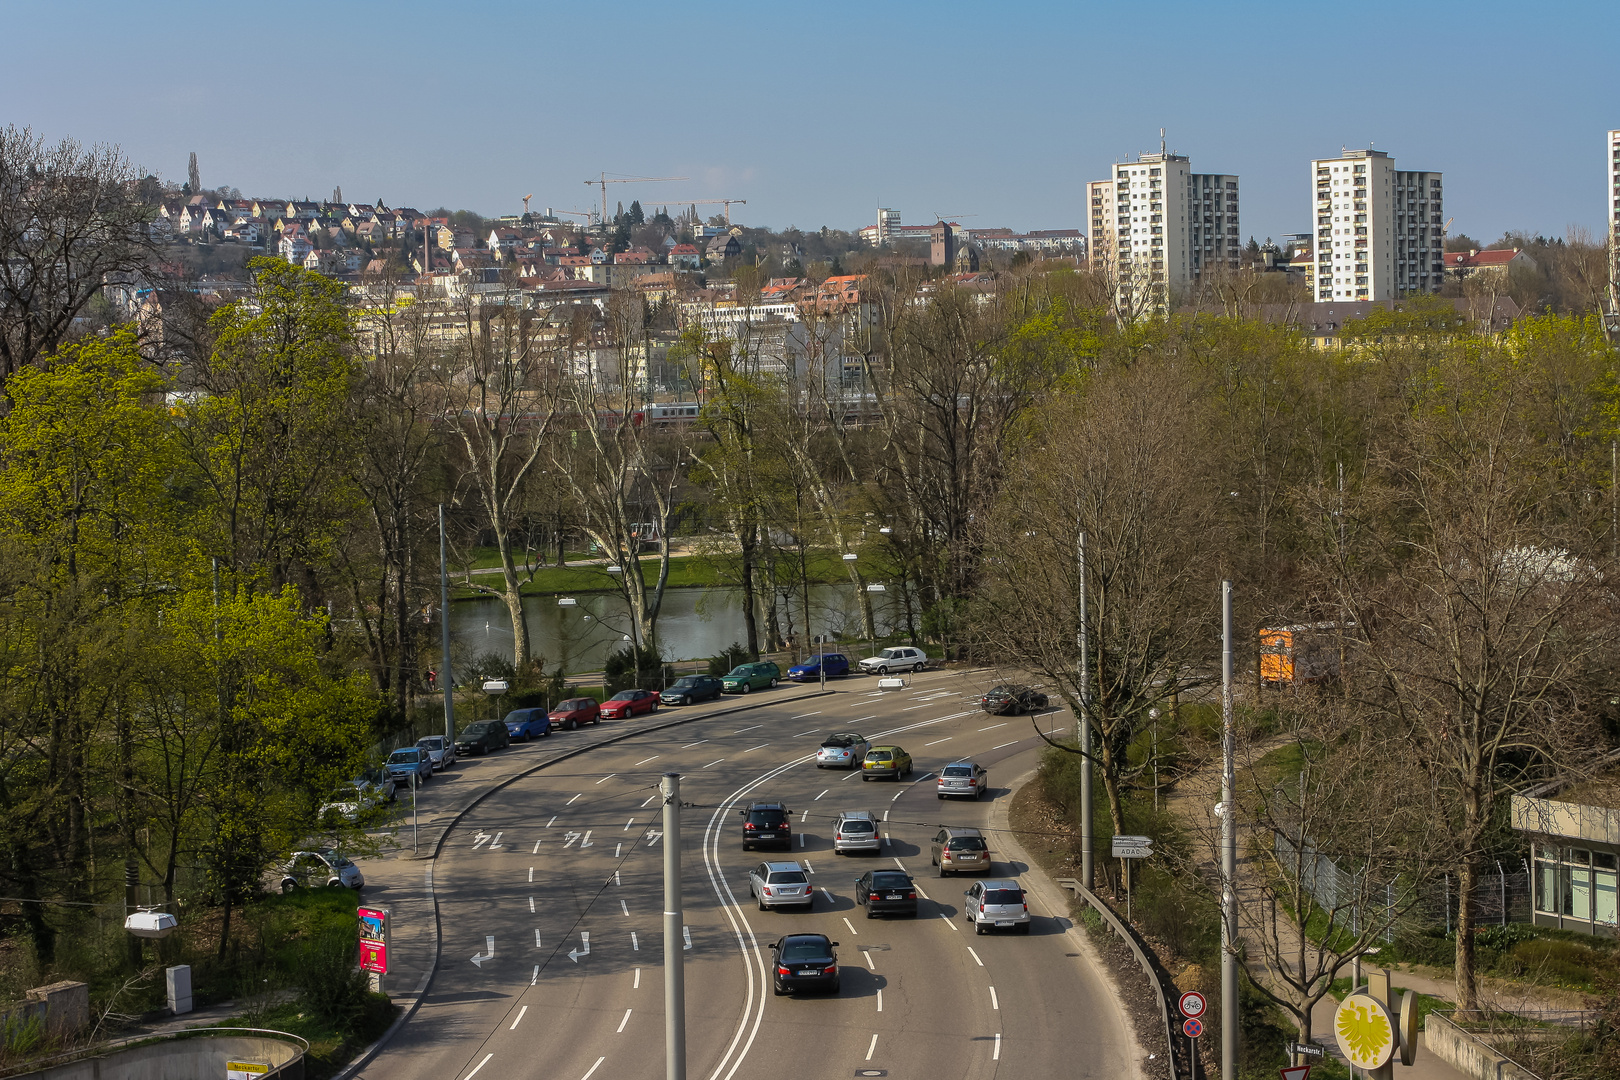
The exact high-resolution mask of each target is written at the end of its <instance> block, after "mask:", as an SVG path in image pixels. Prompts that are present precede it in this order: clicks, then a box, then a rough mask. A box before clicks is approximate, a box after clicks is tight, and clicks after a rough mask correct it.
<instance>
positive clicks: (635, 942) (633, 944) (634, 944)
mask: <svg viewBox="0 0 1620 1080" xmlns="http://www.w3.org/2000/svg"><path fill="white" fill-rule="evenodd" d="M630 951H631V952H640V951H641V939H640V938H638V937H636V932H635V931H634V930H632V931H630ZM636 970H637V971H640V970H641V969H640V968H637V969H636Z"/></svg>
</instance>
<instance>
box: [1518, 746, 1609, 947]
mask: <svg viewBox="0 0 1620 1080" xmlns="http://www.w3.org/2000/svg"><path fill="white" fill-rule="evenodd" d="M1599 765H1600V769H1599V771H1598V772H1597V775H1595V776H1594V777H1592V778H1591V779H1589V780H1585V781H1579V782H1576V781H1571V780H1568V779H1564V780H1555V781H1553V782H1551V783H1547V784H1542V785H1540V786H1538V787H1533V788H1531V789H1530V790H1528V791H1526V792H1524V793H1523V794H1522V795H1514V796H1513V798H1512V801H1511V814H1512V822H1513V828H1514V830H1515V831H1517V832H1519V833H1521V834H1523V835H1524V836H1525V837H1526V838H1527V839H1528V840H1529V841H1530V847H1531V857H1532V859H1533V862H1534V866H1535V870H1534V871H1533V872H1532V873H1531V875H1530V891H1531V904H1530V908H1531V921H1532V922H1534V923H1535V925H1537V926H1555V927H1557V928H1559V929H1561V930H1577V931H1579V932H1581V933H1583V934H1598V935H1602V936H1605V937H1614V936H1615V935H1616V934H1617V933H1620V925H1617V924H1620V909H1617V905H1616V898H1617V892H1616V886H1617V885H1620V880H1617V878H1620V754H1610V755H1609V756H1608V757H1607V758H1606V759H1604V760H1602V761H1600V762H1599ZM1601 766H1607V768H1601Z"/></svg>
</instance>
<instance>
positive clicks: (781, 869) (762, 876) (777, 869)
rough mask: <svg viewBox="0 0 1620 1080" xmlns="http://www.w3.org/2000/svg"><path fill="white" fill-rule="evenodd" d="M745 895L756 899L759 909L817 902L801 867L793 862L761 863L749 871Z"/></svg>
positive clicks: (809, 904)
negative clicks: (746, 893)
mask: <svg viewBox="0 0 1620 1080" xmlns="http://www.w3.org/2000/svg"><path fill="white" fill-rule="evenodd" d="M748 895H749V896H752V897H753V898H754V899H755V900H758V901H759V910H761V911H764V910H765V909H766V908H774V907H802V908H804V909H805V910H806V911H809V910H810V909H811V908H813V907H815V905H816V891H815V889H813V888H811V886H810V878H809V876H808V875H807V874H805V872H804V867H802V866H800V865H799V864H798V863H795V862H762V863H760V864H759V865H758V866H756V867H754V868H753V869H752V870H750V871H748Z"/></svg>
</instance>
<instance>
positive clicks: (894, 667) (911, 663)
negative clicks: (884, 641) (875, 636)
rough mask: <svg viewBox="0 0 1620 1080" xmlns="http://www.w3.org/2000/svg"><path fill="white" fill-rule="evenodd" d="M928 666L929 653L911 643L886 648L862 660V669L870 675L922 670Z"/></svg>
mask: <svg viewBox="0 0 1620 1080" xmlns="http://www.w3.org/2000/svg"><path fill="white" fill-rule="evenodd" d="M927 666H928V654H927V653H925V652H923V651H922V650H921V649H917V648H913V647H912V646H910V645H897V646H895V647H894V648H892V649H884V650H883V651H882V652H880V653H878V654H877V655H876V656H868V657H867V658H866V659H865V660H862V661H861V670H862V671H864V672H866V673H867V674H868V675H888V674H890V673H891V672H895V671H921V670H922V669H923V668H925V667H927Z"/></svg>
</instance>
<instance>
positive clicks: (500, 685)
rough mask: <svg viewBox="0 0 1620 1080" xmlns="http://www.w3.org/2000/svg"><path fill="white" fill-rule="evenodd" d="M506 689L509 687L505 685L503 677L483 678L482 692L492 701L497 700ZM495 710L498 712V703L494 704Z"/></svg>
mask: <svg viewBox="0 0 1620 1080" xmlns="http://www.w3.org/2000/svg"><path fill="white" fill-rule="evenodd" d="M508 689H509V687H508V686H507V683H506V680H505V679H485V680H484V693H486V694H488V695H489V700H490V701H491V702H492V703H495V702H498V700H499V698H500V696H501V695H502V694H504V693H506V691H507V690H508ZM495 711H496V712H497V713H498V712H500V706H499V705H498V704H496V705H495Z"/></svg>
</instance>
